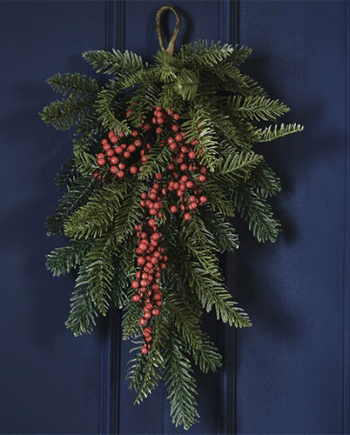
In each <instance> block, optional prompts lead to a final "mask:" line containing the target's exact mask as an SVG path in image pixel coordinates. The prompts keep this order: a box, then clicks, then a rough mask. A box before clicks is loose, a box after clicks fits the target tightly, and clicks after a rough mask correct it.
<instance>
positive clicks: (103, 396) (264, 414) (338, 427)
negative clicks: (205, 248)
mask: <svg viewBox="0 0 350 435" xmlns="http://www.w3.org/2000/svg"><path fill="white" fill-rule="evenodd" d="M173 3H174V4H175V5H176V6H177V7H178V9H179V11H180V13H181V16H182V29H181V32H180V35H179V39H178V41H177V47H179V46H180V44H183V43H188V42H190V41H194V40H198V39H208V40H209V41H211V40H214V41H217V40H219V39H220V40H221V41H222V42H228V43H236V42H239V43H240V44H241V45H245V46H249V47H251V48H253V54H252V56H251V57H250V59H248V61H247V62H246V65H245V69H246V72H247V73H249V74H250V75H251V76H252V77H253V78H254V79H256V80H258V81H259V83H260V84H262V85H263V86H264V88H265V89H266V90H267V91H268V93H269V94H270V96H271V97H272V98H279V99H280V100H281V101H283V102H285V103H286V104H287V105H289V106H290V107H291V108H292V110H291V112H290V114H288V115H287V116H286V117H285V118H284V119H283V121H284V122H285V123H287V122H298V123H302V124H304V125H305V131H304V132H303V133H301V134H298V135H295V136H291V137H288V138H284V139H281V140H280V141H278V142H276V143H272V144H266V145H264V146H261V147H260V148H259V151H261V153H262V154H264V155H265V157H266V159H267V160H268V162H269V163H271V166H272V167H273V168H274V169H275V170H276V172H277V174H278V175H279V176H280V177H281V181H282V186H283V190H282V192H281V193H280V194H279V195H278V197H277V198H276V199H275V200H274V201H272V204H273V208H274V210H275V211H276V214H277V217H278V218H279V219H280V220H281V223H282V233H281V235H280V236H279V238H278V240H277V241H276V243H275V244H271V243H268V244H265V245H260V244H258V243H257V242H256V241H255V240H253V238H252V237H251V236H250V235H249V234H248V232H247V230H246V227H245V224H244V223H243V222H242V221H240V220H239V218H237V220H236V225H237V226H238V229H239V232H240V234H241V248H240V249H239V251H238V252H237V253H236V254H235V255H230V256H227V257H226V258H225V259H223V267H224V269H225V271H226V276H227V283H228V286H229V288H230V290H231V291H232V294H233V295H234V298H235V299H236V300H238V301H239V303H240V305H241V306H242V307H243V308H244V309H245V310H246V311H247V312H248V313H249V314H250V316H251V319H252V321H253V327H252V328H250V329H249V330H248V329H247V330H239V331H235V330H234V329H232V328H227V327H226V326H222V325H218V324H217V323H216V321H215V319H214V317H213V316H208V317H207V319H206V328H207V329H208V332H209V333H210V334H211V335H212V337H213V338H214V339H215V340H216V342H217V344H218V346H219V348H220V350H221V352H222V354H223V357H224V365H223V368H222V369H221V370H220V371H219V372H218V373H217V374H209V375H202V374H200V373H198V372H196V377H197V383H198V390H199V396H198V403H199V412H200V415H201V420H200V423H198V424H197V425H195V426H193V427H192V428H191V429H190V430H189V431H187V432H185V431H183V430H182V429H181V428H174V426H173V425H172V423H171V419H170V417H169V404H168V401H167V398H166V396H167V394H166V391H165V389H164V387H163V385H162V383H160V385H159V386H158V388H157V389H156V390H154V392H153V393H152V395H151V397H149V398H148V399H147V400H145V401H144V402H143V403H142V404H141V405H135V406H134V405H133V401H134V399H135V394H134V393H133V392H131V391H130V390H129V389H128V383H127V381H125V375H126V370H127V361H128V360H129V358H130V355H129V350H130V348H131V344H130V343H129V342H123V341H122V340H121V338H120V315H119V313H117V312H111V313H110V315H109V317H108V319H105V320H104V321H101V322H100V323H99V325H98V326H97V328H96V329H95V331H94V332H93V333H92V334H91V335H89V336H83V337H79V338H74V337H73V335H72V334H71V332H70V331H68V330H66V329H65V327H64V321H65V320H66V318H67V316H68V312H69V299H70V294H71V292H72V290H73V289H74V277H61V278H53V277H51V275H50V274H49V273H48V272H47V271H46V269H45V264H44V260H45V255H46V254H47V253H48V252H50V251H51V250H52V249H53V248H54V247H56V246H57V244H58V243H61V242H62V243H63V242H64V241H59V240H58V239H54V238H47V237H46V234H45V227H44V222H45V219H46V216H47V214H48V212H49V211H50V210H51V208H52V207H53V206H54V205H55V204H56V201H57V200H58V198H59V197H60V193H59V192H57V191H55V188H54V175H55V174H56V172H57V171H58V170H59V168H60V166H61V164H62V163H63V162H64V161H65V159H66V158H67V157H69V156H70V154H71V138H72V134H71V133H70V132H57V131H55V130H54V129H52V128H48V127H46V126H45V125H44V123H43V122H42V121H41V120H40V118H39V116H38V115H37V113H38V112H39V111H41V110H42V108H43V106H45V105H47V104H49V103H50V101H52V100H54V99H55V98H56V95H55V94H54V93H53V92H52V91H51V90H50V88H49V86H48V85H46V84H45V79H46V78H47V77H49V76H51V75H53V74H55V73H56V72H81V73H86V74H92V73H93V72H92V69H91V68H90V67H89V66H88V65H87V64H86V62H85V61H84V60H83V59H82V58H81V53H82V52H84V51H86V50H91V49H111V48H112V47H114V48H119V49H122V50H124V49H128V50H131V51H135V52H136V53H137V54H139V55H141V56H143V57H144V58H145V59H146V60H148V61H149V62H152V57H153V55H154V54H155V53H156V51H157V50H158V49H159V46H158V40H157V36H156V33H155V29H154V19H155V14H156V11H157V10H158V8H159V7H161V6H163V5H165V4H167V2H165V1H131V0H130V1H129V0H128V1H125V2H124V1H110V0H109V1H96V0H95V1H89V2H87V1H86V2H85V1H41V2H34V1H23V2H18V1H14V2H0V35H1V38H2V39H1V40H2V41H4V42H3V43H2V44H1V46H0V52H1V59H2V64H1V81H0V87H1V96H2V101H5V104H2V105H1V107H0V113H1V116H0V123H1V128H0V138H1V143H2V150H3V159H2V170H1V177H2V186H3V189H2V191H1V192H2V193H1V195H2V203H1V205H2V213H1V221H2V225H1V230H0V231H1V232H2V233H1V262H0V267H1V277H2V282H1V288H2V295H3V298H4V299H3V303H2V304H1V308H0V310H1V313H0V322H1V324H0V331H1V338H2V340H1V342H2V357H1V359H0V370H1V373H2V375H1V377H0V379H1V380H0V383H1V385H0V388H1V391H2V395H1V399H0V400H1V403H0V406H1V408H0V409H1V411H0V432H1V433H46V434H54V433H62V434H78V433H94V434H96V433H101V434H102V433H110V434H112V433H120V434H147V433H157V434H181V433H192V434H205V433H206V434H214V433H215V434H231V433H232V434H233V433H237V434H252V433H256V434H277V433H279V434H287V433H289V434H291V433H295V434H306V433H308V434H311V433H318V434H321V433H322V434H326V433H333V434H340V433H344V434H345V433H348V431H349V412H348V409H349V326H350V319H349V317H350V316H349V312H350V311H349V309H350V304H349V300H350V298H349V294H350V293H349V288H350V287H349V286H350V283H349V264H350V263H349V260H350V255H349V254H350V251H349V246H350V244H349V242H350V240H349V222H348V219H349V212H350V210H349V200H348V194H349V191H350V189H349V187H350V184H349V182H350V179H349V170H348V168H349V163H350V162H349V154H350V153H349V152H348V151H347V148H348V146H349V144H348V141H349V139H348V138H349V134H348V132H349V116H348V115H349V113H350V112H349V101H350V99H349V86H348V83H349V73H350V71H349V60H348V59H349V54H348V53H349V47H350V44H349V42H350V40H349V33H350V32H349V24H350V21H349V7H348V3H347V2H346V1H338V2H333V1H330V2H327V1H322V2H299V1H292V0H287V1H280V2H267V1H263V0H262V1H254V2H251V1H241V2H239V3H238V2H233V1H224V0H222V1H186V2H183V1H175V2H173ZM168 18H169V26H168V29H167V28H165V29H164V31H165V35H166V37H168V36H169V33H171V31H172V28H173V26H174V17H173V16H172V15H170V16H169V17H168ZM165 27H166V26H165Z"/></svg>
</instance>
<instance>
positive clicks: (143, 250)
mask: <svg viewBox="0 0 350 435" xmlns="http://www.w3.org/2000/svg"><path fill="white" fill-rule="evenodd" d="M152 190H155V188H154V187H153V188H152V189H151V191H150V193H149V194H148V195H147V193H145V192H144V193H142V194H141V198H143V199H142V201H141V202H147V203H148V206H146V205H145V208H146V207H148V211H149V212H150V211H151V210H155V209H154V208H152V207H149V206H150V205H151V201H152V200H151V199H150V197H152V196H153V195H154V194H155V193H154V192H152ZM147 196H148V198H147ZM146 198H147V200H146ZM156 203H158V202H156ZM152 204H155V203H154V202H152ZM158 213H161V212H158ZM135 232H136V237H137V239H138V246H137V248H136V254H137V255H138V257H137V260H136V264H137V268H138V270H137V272H136V273H135V279H134V280H133V281H132V283H131V286H132V288H133V289H135V294H134V296H133V297H132V300H133V301H134V302H136V303H141V304H142V310H143V314H142V316H141V317H140V320H139V324H140V327H141V329H142V334H143V338H144V340H145V343H144V345H143V347H142V349H141V352H142V353H143V354H144V355H146V354H147V353H148V351H149V350H150V348H151V342H152V339H153V338H152V328H151V327H150V326H149V323H150V321H151V318H152V317H156V316H158V315H159V313H160V310H159V308H160V307H161V306H162V291H161V289H160V280H161V271H162V270H164V269H166V262H167V261H168V257H167V256H166V255H165V254H164V252H165V250H164V248H163V247H162V246H159V240H160V239H161V237H162V233H161V232H160V231H159V230H158V228H157V224H156V221H155V219H154V218H153V217H152V215H149V216H148V219H146V220H145V221H144V224H143V225H142V224H139V225H136V226H135Z"/></svg>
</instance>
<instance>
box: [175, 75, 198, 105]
mask: <svg viewBox="0 0 350 435" xmlns="http://www.w3.org/2000/svg"><path fill="white" fill-rule="evenodd" d="M173 83H174V85H173V88H174V90H175V91H176V92H177V93H178V94H179V95H180V96H181V98H182V99H183V100H185V101H190V100H194V99H195V97H196V95H197V90H198V85H199V74H198V72H197V71H193V70H190V69H182V70H181V71H180V72H179V73H178V74H177V77H176V79H175V80H174V82H173Z"/></svg>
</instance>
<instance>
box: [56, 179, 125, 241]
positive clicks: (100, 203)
mask: <svg viewBox="0 0 350 435" xmlns="http://www.w3.org/2000/svg"><path fill="white" fill-rule="evenodd" d="M127 191H128V183H127V181H126V180H124V181H121V182H119V183H117V184H115V185H114V186H111V187H110V186H104V187H102V188H101V190H100V191H98V192H97V193H96V194H95V195H94V196H93V197H92V198H91V199H90V200H89V201H88V202H87V204H85V205H84V206H83V207H82V208H80V209H79V210H77V211H76V212H75V213H74V214H73V215H72V216H71V217H70V218H69V220H68V222H67V223H66V224H65V229H64V230H65V234H66V235H67V236H68V237H73V238H78V239H81V238H85V239H87V238H89V237H99V236H101V235H102V234H103V233H104V232H105V231H107V229H108V228H109V227H110V225H111V223H112V222H113V220H114V217H115V212H116V211H117V210H118V209H120V207H121V201H122V200H123V199H124V198H125V196H126V194H127Z"/></svg>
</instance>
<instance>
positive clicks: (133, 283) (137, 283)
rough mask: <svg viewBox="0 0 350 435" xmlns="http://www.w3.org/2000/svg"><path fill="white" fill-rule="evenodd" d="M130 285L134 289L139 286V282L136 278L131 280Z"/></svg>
mask: <svg viewBox="0 0 350 435" xmlns="http://www.w3.org/2000/svg"><path fill="white" fill-rule="evenodd" d="M131 287H132V288H134V289H136V288H139V282H138V281H136V280H135V281H133V282H132V283H131Z"/></svg>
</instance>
